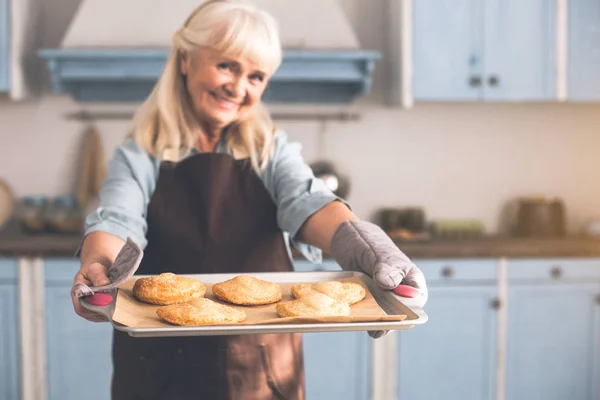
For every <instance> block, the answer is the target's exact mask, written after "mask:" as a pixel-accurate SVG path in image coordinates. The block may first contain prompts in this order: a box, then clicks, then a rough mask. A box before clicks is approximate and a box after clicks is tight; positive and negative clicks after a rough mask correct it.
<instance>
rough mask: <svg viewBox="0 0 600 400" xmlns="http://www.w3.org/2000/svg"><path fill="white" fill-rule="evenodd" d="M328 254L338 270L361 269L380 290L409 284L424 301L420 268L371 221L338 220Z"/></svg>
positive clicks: (379, 332) (423, 301)
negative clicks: (337, 266) (335, 262)
mask: <svg viewBox="0 0 600 400" xmlns="http://www.w3.org/2000/svg"><path fill="white" fill-rule="evenodd" d="M331 254H332V256H333V257H334V259H335V260H336V261H337V263H338V264H339V265H340V266H341V267H342V269H345V270H351V271H362V272H364V273H365V274H367V275H369V276H370V277H371V278H373V280H374V281H375V283H376V284H377V285H378V286H379V287H380V288H382V289H384V290H393V289H396V288H397V287H398V285H400V284H403V285H408V286H412V287H414V288H416V289H418V290H419V292H420V293H421V306H423V305H424V304H425V302H426V301H427V295H428V292H427V283H426V282H425V276H424V275H423V273H422V272H421V270H420V269H419V268H418V267H417V266H416V265H415V264H413V262H412V261H410V259H409V258H408V257H407V256H406V254H404V253H403V252H402V251H400V249H399V248H398V246H397V245H396V244H395V243H394V242H393V241H392V239H390V237H389V236H388V235H387V234H386V233H385V232H384V231H383V230H382V229H381V228H380V227H379V226H377V225H375V224H373V223H371V222H368V221H361V220H354V221H345V222H343V223H341V224H340V226H339V227H338V228H337V230H336V232H335V234H334V235H333V238H332V240H331ZM386 333H387V331H375V332H369V335H370V336H371V337H373V338H379V337H382V336H383V335H385V334H386Z"/></svg>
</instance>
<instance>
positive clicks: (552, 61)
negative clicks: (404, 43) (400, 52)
mask: <svg viewBox="0 0 600 400" xmlns="http://www.w3.org/2000/svg"><path fill="white" fill-rule="evenodd" d="M412 15H413V70H414V74H413V90H414V98H415V100H417V101H419V100H421V101H477V100H481V101H548V100H553V99H555V98H556V84H555V83H556V68H555V65H556V58H555V54H556V2H555V1H549V0H528V1H525V2H524V1H520V0H483V1H482V0H444V1H439V0H418V1H414V2H413V14H412Z"/></svg>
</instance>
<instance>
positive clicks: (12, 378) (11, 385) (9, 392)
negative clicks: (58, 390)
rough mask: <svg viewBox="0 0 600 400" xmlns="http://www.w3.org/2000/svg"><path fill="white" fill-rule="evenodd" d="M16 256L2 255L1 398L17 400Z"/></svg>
mask: <svg viewBox="0 0 600 400" xmlns="http://www.w3.org/2000/svg"><path fill="white" fill-rule="evenodd" d="M18 315H19V314H18V268H17V260H16V259H11V258H2V259H0V321H1V322H0V399H6V400H18V399H19V398H20V389H19V376H20V374H19V370H20V367H21V365H20V363H19V318H18Z"/></svg>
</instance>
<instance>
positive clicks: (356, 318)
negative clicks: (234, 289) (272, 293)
mask: <svg viewBox="0 0 600 400" xmlns="http://www.w3.org/2000/svg"><path fill="white" fill-rule="evenodd" d="M136 279H138V278H136V277H133V278H131V279H129V280H128V281H127V282H125V283H123V284H122V285H121V286H120V287H119V290H118V293H117V300H116V304H115V311H114V313H113V320H114V321H115V322H118V323H120V324H122V325H125V326H128V327H131V328H151V327H162V326H173V325H171V324H169V323H168V322H166V321H163V320H161V319H160V318H159V317H158V315H156V310H157V309H158V308H159V307H160V306H156V305H152V304H146V303H143V302H141V301H139V300H137V299H136V298H135V297H134V296H133V293H132V288H133V284H134V283H135V281H136ZM337 280H338V281H340V282H355V283H358V284H359V285H361V286H362V287H364V288H365V291H366V296H365V298H364V299H363V300H362V301H361V302H359V303H356V304H354V305H352V306H350V309H351V315H350V316H347V317H318V318H306V317H291V318H280V317H279V316H278V315H277V311H276V310H275V305H276V304H277V303H273V304H269V305H265V306H239V305H235V304H229V303H227V302H224V301H221V300H218V299H217V298H216V297H215V296H213V294H212V284H211V283H207V282H202V283H204V285H205V286H206V296H205V297H206V298H208V299H211V300H213V301H216V302H218V303H221V304H225V305H228V306H230V307H235V308H241V309H243V310H244V311H245V312H246V315H247V318H246V320H245V321H243V322H241V323H239V324H237V325H262V324H289V323H319V322H372V321H403V320H404V319H406V315H388V314H386V312H385V311H384V310H383V309H382V308H381V307H380V306H379V305H378V304H377V302H376V301H375V298H374V297H373V295H372V294H371V292H370V291H369V289H368V288H367V286H366V285H365V283H364V281H363V279H362V278H361V277H353V278H344V279H337ZM296 283H314V282H295V283H279V285H280V286H281V291H282V294H283V298H282V300H281V301H291V300H294V298H293V296H292V294H291V288H292V285H294V284H296ZM191 304H193V301H192V302H191Z"/></svg>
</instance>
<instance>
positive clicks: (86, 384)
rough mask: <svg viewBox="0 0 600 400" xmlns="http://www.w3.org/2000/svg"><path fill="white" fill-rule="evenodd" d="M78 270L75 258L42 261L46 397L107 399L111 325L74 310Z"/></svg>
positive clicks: (49, 399) (56, 399)
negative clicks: (79, 314)
mask: <svg viewBox="0 0 600 400" xmlns="http://www.w3.org/2000/svg"><path fill="white" fill-rule="evenodd" d="M78 269H79V262H77V261H74V260H68V259H65V260H61V259H56V260H46V261H45V269H44V274H45V292H46V294H45V303H44V304H45V307H46V335H47V341H46V346H47V371H48V376H47V381H48V400H71V399H72V400H75V399H82V398H85V399H88V400H106V399H110V381H111V375H112V361H111V345H112V328H111V325H110V324H108V323H94V322H89V321H86V320H84V319H83V318H81V317H79V316H78V315H77V314H75V312H74V311H73V305H72V303H71V297H70V294H69V291H70V289H71V286H72V284H73V278H74V276H75V273H76V272H77V270H78Z"/></svg>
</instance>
